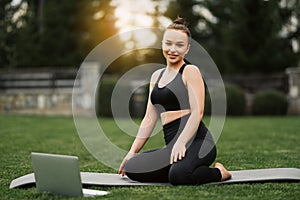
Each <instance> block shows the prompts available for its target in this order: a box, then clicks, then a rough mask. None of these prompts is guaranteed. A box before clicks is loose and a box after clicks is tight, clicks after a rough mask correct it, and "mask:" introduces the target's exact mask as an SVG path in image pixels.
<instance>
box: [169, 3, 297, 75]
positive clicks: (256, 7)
mask: <svg viewBox="0 0 300 200" xmlns="http://www.w3.org/2000/svg"><path fill="white" fill-rule="evenodd" d="M280 2H281V1H263V0H238V1H236V0H222V1H219V0H203V1H185V0H177V1H174V2H173V4H171V6H170V8H169V10H168V13H167V15H168V16H169V17H171V18H175V17H177V15H179V16H182V17H185V18H186V19H187V20H188V21H189V22H190V29H191V32H192V36H193V38H194V39H195V40H196V41H198V42H200V43H201V44H202V45H203V46H204V47H205V48H206V50H207V51H208V52H209V53H210V54H211V56H212V58H213V59H214V61H215V62H216V64H217V66H218V67H219V70H220V71H221V72H222V73H226V74H234V73H269V72H282V71H284V69H285V68H286V67H287V66H296V65H297V63H298V62H299V59H300V51H298V52H293V50H292V46H291V43H292V40H297V41H298V40H299V37H300V25H299V23H298V25H296V26H295V30H294V31H289V32H287V33H286V34H285V35H284V34H280V31H281V30H282V28H283V27H284V26H287V25H289V24H291V22H290V20H291V17H292V16H293V17H295V18H298V19H299V18H300V12H299V6H300V1H299V0H296V1H289V3H287V2H288V1H286V3H285V4H286V5H280V4H281V3H280ZM201 6H202V8H203V7H204V8H207V9H208V10H209V11H210V12H211V13H212V15H213V16H214V17H215V19H216V20H211V18H209V17H207V16H205V15H202V14H201V12H199V10H200V9H199V8H200V7H201ZM193 8H194V9H193ZM197 10H198V11H197ZM199 23H200V24H202V28H201V26H199ZM203 27H205V28H203Z"/></svg>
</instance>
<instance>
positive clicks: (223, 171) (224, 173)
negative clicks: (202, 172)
mask: <svg viewBox="0 0 300 200" xmlns="http://www.w3.org/2000/svg"><path fill="white" fill-rule="evenodd" d="M215 168H218V169H219V170H220V172H221V175H222V178H221V181H225V180H227V179H230V178H231V176H232V175H231V173H230V172H229V171H228V170H227V169H226V168H225V167H224V165H222V164H221V163H218V162H217V163H215Z"/></svg>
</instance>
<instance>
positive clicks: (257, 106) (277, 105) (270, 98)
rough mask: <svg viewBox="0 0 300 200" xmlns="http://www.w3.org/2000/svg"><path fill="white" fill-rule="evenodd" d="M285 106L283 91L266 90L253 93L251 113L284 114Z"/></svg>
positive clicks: (285, 100)
mask: <svg viewBox="0 0 300 200" xmlns="http://www.w3.org/2000/svg"><path fill="white" fill-rule="evenodd" d="M287 108H288V101H287V97H286V95H285V94H284V93H282V92H279V91H276V90H268V91H261V92H258V93H256V94H255V96H254V100H253V105H252V113H253V114H254V115H285V114H286V113H287Z"/></svg>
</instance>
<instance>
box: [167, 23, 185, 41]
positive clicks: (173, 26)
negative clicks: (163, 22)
mask: <svg viewBox="0 0 300 200" xmlns="http://www.w3.org/2000/svg"><path fill="white" fill-rule="evenodd" d="M187 25H188V24H187V22H186V21H185V19H184V18H181V17H177V19H175V20H174V21H173V23H172V24H170V25H169V26H168V27H167V29H174V30H180V31H183V32H184V33H186V34H187V36H188V37H189V40H190V38H191V32H190V30H189V28H188V27H187Z"/></svg>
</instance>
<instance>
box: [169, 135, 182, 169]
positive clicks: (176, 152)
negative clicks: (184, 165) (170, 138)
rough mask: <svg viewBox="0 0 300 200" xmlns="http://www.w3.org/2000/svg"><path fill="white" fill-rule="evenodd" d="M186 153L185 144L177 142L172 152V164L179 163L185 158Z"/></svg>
mask: <svg viewBox="0 0 300 200" xmlns="http://www.w3.org/2000/svg"><path fill="white" fill-rule="evenodd" d="M185 152H186V147H185V144H184V143H183V142H180V141H178V140H177V142H176V143H175V144H174V146H173V149H172V152H171V157H170V164H173V163H174V162H177V161H178V160H181V159H182V158H184V156H185Z"/></svg>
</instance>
